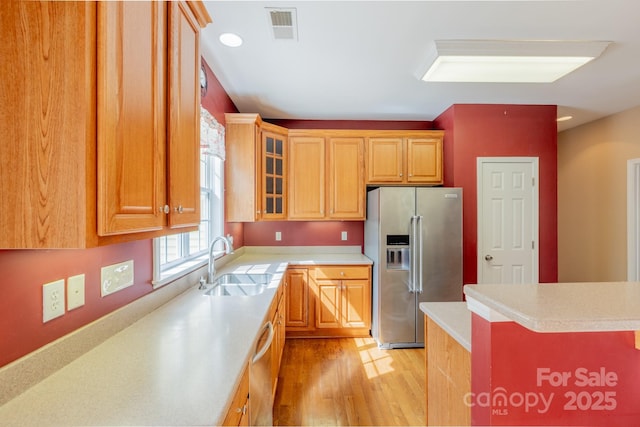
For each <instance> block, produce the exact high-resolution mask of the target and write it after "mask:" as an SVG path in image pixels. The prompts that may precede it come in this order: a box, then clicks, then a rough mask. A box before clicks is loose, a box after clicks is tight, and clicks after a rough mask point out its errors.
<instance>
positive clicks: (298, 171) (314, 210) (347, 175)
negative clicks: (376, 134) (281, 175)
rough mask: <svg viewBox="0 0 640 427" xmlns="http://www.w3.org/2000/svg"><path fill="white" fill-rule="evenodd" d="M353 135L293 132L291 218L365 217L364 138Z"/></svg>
mask: <svg viewBox="0 0 640 427" xmlns="http://www.w3.org/2000/svg"><path fill="white" fill-rule="evenodd" d="M350 135H352V133H351V132H350V131H331V130H329V131H323V130H310V131H305V130H300V131H299V130H295V131H290V132H289V175H290V178H289V215H288V218H289V219H292V220H329V219H331V220H332V219H344V220H357V219H364V215H365V214H364V204H365V182H364V138H363V137H360V136H350Z"/></svg>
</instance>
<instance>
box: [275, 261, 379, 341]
mask: <svg viewBox="0 0 640 427" xmlns="http://www.w3.org/2000/svg"><path fill="white" fill-rule="evenodd" d="M287 275H288V285H289V287H288V291H287V292H288V295H287V296H288V309H287V323H286V325H287V328H286V330H287V336H288V337H340V336H369V335H370V333H371V266H368V265H327V266H314V267H306V268H299V267H294V268H290V269H289V270H288V273H287Z"/></svg>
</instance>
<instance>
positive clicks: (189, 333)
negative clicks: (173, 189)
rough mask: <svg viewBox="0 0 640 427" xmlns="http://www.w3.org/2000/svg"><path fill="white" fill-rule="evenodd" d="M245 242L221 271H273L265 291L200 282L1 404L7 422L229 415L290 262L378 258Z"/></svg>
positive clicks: (138, 421) (202, 421)
mask: <svg viewBox="0 0 640 427" xmlns="http://www.w3.org/2000/svg"><path fill="white" fill-rule="evenodd" d="M291 251H292V253H286V251H281V252H284V253H275V252H274V251H271V250H269V248H266V249H264V250H263V251H262V252H261V251H260V250H259V249H251V248H247V249H246V250H244V251H243V253H242V255H240V256H238V257H237V258H236V259H234V260H233V261H231V262H229V263H228V264H227V265H225V266H224V267H222V268H221V269H219V271H218V274H223V273H228V272H246V273H273V279H272V281H271V283H270V284H269V287H268V289H267V291H265V292H264V293H263V294H261V295H256V296H251V297H210V296H206V295H204V294H203V291H201V290H198V289H197V284H194V286H193V287H191V288H189V289H188V290H187V291H186V292H184V293H182V294H180V295H179V296H178V297H176V298H174V299H172V300H171V301H170V302H169V303H167V304H165V305H163V306H161V307H160V308H158V309H157V310H154V311H152V312H151V313H149V314H148V315H146V316H145V317H143V318H142V319H141V320H139V321H137V322H135V323H133V324H132V325H131V326H129V327H127V328H126V329H124V330H122V331H121V332H119V333H117V334H115V335H114V336H112V337H111V338H109V339H107V340H106V341H105V342H103V343H102V344H100V345H98V346H96V347H95V348H93V349H92V350H90V351H89V352H87V353H85V354H84V355H82V356H81V357H79V358H78V359H76V360H74V361H73V362H71V363H69V364H68V365H66V366H65V367H63V368H62V369H60V370H58V371H57V372H55V373H54V374H52V375H51V376H49V377H47V378H45V379H44V380H42V381H41V382H39V383H38V384H36V385H35V386H33V387H31V388H30V389H28V390H27V391H25V392H24V393H22V394H21V395H19V396H17V397H16V398H14V399H12V400H10V401H9V402H7V403H6V404H5V405H3V406H0V425H5V426H6V425H16V426H23V425H39V426H44V425H65V426H68V425H190V426H193V425H215V424H219V423H220V422H221V421H222V419H223V418H224V416H225V414H226V411H227V409H228V407H229V405H230V399H231V397H232V394H233V391H234V389H235V387H236V385H237V383H238V381H239V379H240V375H241V373H242V371H243V369H244V368H245V367H246V366H247V363H248V361H249V360H250V357H251V355H252V354H253V349H254V345H255V341H256V338H257V335H258V333H259V331H260V329H261V327H262V325H263V323H264V321H265V317H266V316H267V314H268V311H269V307H270V305H271V302H272V300H273V298H274V296H275V294H276V290H277V288H278V286H279V284H280V280H281V278H282V277H283V275H284V273H285V270H286V268H287V266H288V265H289V264H297V265H299V264H309V265H312V264H371V260H370V259H368V258H366V257H365V256H364V255H361V254H360V253H350V252H349V251H348V250H343V249H339V248H338V250H337V251H335V252H333V253H326V252H322V251H321V250H315V251H314V248H313V247H305V248H304V250H301V249H300V248H298V249H297V253H293V252H296V249H291Z"/></svg>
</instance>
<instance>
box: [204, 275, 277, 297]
mask: <svg viewBox="0 0 640 427" xmlns="http://www.w3.org/2000/svg"><path fill="white" fill-rule="evenodd" d="M269 282H271V274H236V273H229V274H223V275H222V276H220V277H218V278H217V279H216V280H215V281H214V282H213V286H212V287H211V288H209V289H207V290H206V291H205V292H204V293H205V295H210V296H250V295H259V294H261V293H263V292H264V291H265V290H266V289H267V286H268V285H269Z"/></svg>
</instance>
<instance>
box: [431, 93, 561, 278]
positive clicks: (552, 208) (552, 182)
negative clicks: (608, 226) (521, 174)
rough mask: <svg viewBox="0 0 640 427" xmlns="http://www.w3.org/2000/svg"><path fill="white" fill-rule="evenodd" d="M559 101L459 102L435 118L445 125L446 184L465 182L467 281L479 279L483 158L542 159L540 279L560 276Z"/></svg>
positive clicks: (465, 269) (464, 228)
mask: <svg viewBox="0 0 640 427" xmlns="http://www.w3.org/2000/svg"><path fill="white" fill-rule="evenodd" d="M555 119H556V106H555V105H471V104H468V105H454V106H452V107H450V108H449V109H448V110H447V111H445V112H444V113H442V115H440V116H439V117H438V118H436V120H435V121H434V124H435V127H436V128H438V129H444V130H445V141H444V156H445V157H444V158H445V185H446V186H452V187H462V188H463V189H464V190H463V191H464V204H463V235H464V243H463V246H464V247H463V257H464V275H463V280H464V283H476V282H477V258H476V253H477V236H478V232H477V220H476V219H477V198H476V188H477V187H476V159H477V158H478V157H498V156H528V157H538V158H539V168H540V170H539V176H540V183H539V197H540V203H539V206H540V212H539V218H540V223H539V233H540V235H539V243H540V251H539V254H540V273H539V279H540V282H557V280H558V243H557V205H558V203H557V127H556V121H555Z"/></svg>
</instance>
